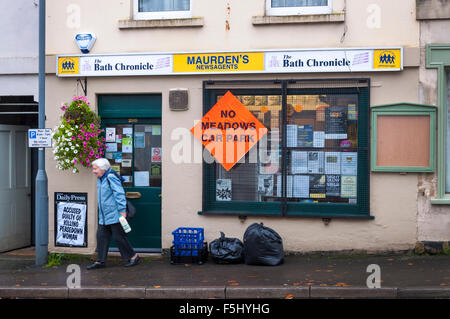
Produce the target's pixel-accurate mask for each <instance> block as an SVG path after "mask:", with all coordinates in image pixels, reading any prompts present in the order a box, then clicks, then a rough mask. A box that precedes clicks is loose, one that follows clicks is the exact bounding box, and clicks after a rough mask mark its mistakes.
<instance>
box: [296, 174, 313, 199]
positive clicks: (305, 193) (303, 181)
mask: <svg viewBox="0 0 450 319" xmlns="http://www.w3.org/2000/svg"><path fill="white" fill-rule="evenodd" d="M292 197H296V198H309V176H308V175H294V176H293V185H292Z"/></svg>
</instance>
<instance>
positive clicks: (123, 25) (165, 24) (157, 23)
mask: <svg viewBox="0 0 450 319" xmlns="http://www.w3.org/2000/svg"><path fill="white" fill-rule="evenodd" d="M203 24H204V22H203V17H193V18H181V19H160V20H119V29H141V28H199V27H203Z"/></svg>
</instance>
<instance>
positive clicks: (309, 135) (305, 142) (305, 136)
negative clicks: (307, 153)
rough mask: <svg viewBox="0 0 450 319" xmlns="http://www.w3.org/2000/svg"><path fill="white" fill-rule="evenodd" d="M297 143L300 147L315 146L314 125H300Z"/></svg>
mask: <svg viewBox="0 0 450 319" xmlns="http://www.w3.org/2000/svg"><path fill="white" fill-rule="evenodd" d="M297 143H298V146H299V147H312V146H313V126H312V125H299V126H298V135H297Z"/></svg>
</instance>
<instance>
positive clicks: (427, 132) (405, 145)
mask: <svg viewBox="0 0 450 319" xmlns="http://www.w3.org/2000/svg"><path fill="white" fill-rule="evenodd" d="M371 113H372V128H371V129H372V132H371V133H372V141H371V142H372V145H371V146H372V155H371V157H372V171H384V172H432V171H434V169H435V138H436V132H435V130H436V125H435V121H436V108H435V107H434V106H432V105H422V104H420V105H419V104H412V103H401V104H390V105H381V106H374V107H372V108H371Z"/></svg>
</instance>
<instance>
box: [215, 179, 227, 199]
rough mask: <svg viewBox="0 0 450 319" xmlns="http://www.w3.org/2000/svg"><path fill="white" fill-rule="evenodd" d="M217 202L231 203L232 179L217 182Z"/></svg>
mask: <svg viewBox="0 0 450 319" xmlns="http://www.w3.org/2000/svg"><path fill="white" fill-rule="evenodd" d="M216 200H217V201H231V179H218V180H216Z"/></svg>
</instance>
